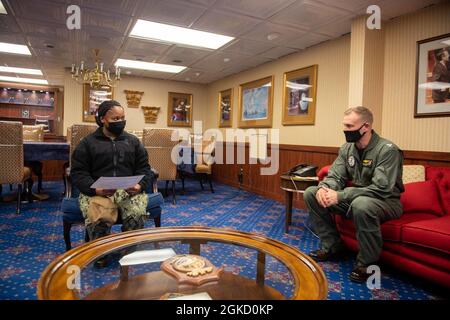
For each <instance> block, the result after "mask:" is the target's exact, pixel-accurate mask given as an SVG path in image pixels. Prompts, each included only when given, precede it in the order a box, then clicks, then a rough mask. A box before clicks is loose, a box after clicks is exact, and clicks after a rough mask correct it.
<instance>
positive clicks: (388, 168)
mask: <svg viewBox="0 0 450 320" xmlns="http://www.w3.org/2000/svg"><path fill="white" fill-rule="evenodd" d="M402 174H403V153H402V151H401V150H400V149H399V148H398V147H397V146H396V145H395V144H393V143H392V142H390V141H388V140H386V139H383V138H381V137H380V136H379V135H378V134H376V133H375V131H373V130H372V137H371V139H370V142H369V144H368V146H367V147H366V148H365V149H364V150H363V153H362V157H361V158H360V156H359V152H358V149H357V148H356V146H355V144H354V143H345V144H344V145H343V146H342V147H341V148H340V149H339V155H338V157H337V159H336V160H335V161H334V162H333V165H332V166H331V167H330V169H329V171H328V176H327V177H326V178H325V179H324V180H323V181H321V182H320V183H319V185H318V186H317V187H309V188H308V189H306V190H305V193H304V200H305V203H306V205H307V207H308V209H309V213H310V221H311V224H312V227H313V228H314V230H315V231H316V232H317V234H318V236H319V238H320V240H321V248H322V249H323V250H325V251H330V250H331V251H334V250H337V249H338V248H340V246H341V245H342V243H341V239H340V235H339V232H338V231H337V229H336V224H335V222H334V220H333V219H332V217H331V214H330V213H337V214H344V215H345V216H346V217H347V218H351V219H353V222H354V225H355V229H356V238H357V240H358V244H359V253H358V256H357V265H364V266H367V265H370V264H372V263H375V262H376V261H377V260H378V258H379V256H380V253H381V248H382V246H383V240H382V236H381V230H380V224H381V223H382V222H384V221H387V220H391V219H398V218H400V216H401V215H402V213H403V207H402V204H401V203H400V194H401V193H402V192H403V191H404V187H403V182H402ZM349 181H351V183H352V186H351V187H347V183H348V182H349ZM323 186H325V187H328V188H330V189H333V190H336V191H337V194H338V204H336V205H334V206H331V207H329V208H323V207H321V206H320V205H319V203H318V202H317V200H316V192H317V190H319V188H320V187H323Z"/></svg>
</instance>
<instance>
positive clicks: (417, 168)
mask: <svg viewBox="0 0 450 320" xmlns="http://www.w3.org/2000/svg"><path fill="white" fill-rule="evenodd" d="M402 180H403V183H405V184H406V183H413V182H419V181H425V167H424V166H422V165H416V164H407V165H404V166H403V176H402Z"/></svg>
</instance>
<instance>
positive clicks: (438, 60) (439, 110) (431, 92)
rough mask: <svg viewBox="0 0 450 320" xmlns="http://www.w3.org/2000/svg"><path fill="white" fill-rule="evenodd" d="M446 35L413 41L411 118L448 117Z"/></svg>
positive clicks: (449, 37) (449, 41) (449, 48)
mask: <svg viewBox="0 0 450 320" xmlns="http://www.w3.org/2000/svg"><path fill="white" fill-rule="evenodd" d="M449 57H450V33H448V34H446V35H441V36H438V37H434V38H429V39H425V40H421V41H418V42H417V65H416V99H415V110H414V117H415V118H418V117H442V116H450V58H449Z"/></svg>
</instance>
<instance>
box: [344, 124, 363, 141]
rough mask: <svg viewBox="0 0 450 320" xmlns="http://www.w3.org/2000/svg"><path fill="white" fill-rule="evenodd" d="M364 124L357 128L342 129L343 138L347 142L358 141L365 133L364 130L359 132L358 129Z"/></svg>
mask: <svg viewBox="0 0 450 320" xmlns="http://www.w3.org/2000/svg"><path fill="white" fill-rule="evenodd" d="M365 125H366V124H365V123H364V124H363V125H362V126H361V127H359V129H356V130H348V131H346V130H344V134H345V140H346V141H347V142H358V141H359V140H360V139H361V138H362V137H363V135H364V134H365V132H364V133H363V134H361V133H360V132H359V130H361V128H362V127H364V126H365Z"/></svg>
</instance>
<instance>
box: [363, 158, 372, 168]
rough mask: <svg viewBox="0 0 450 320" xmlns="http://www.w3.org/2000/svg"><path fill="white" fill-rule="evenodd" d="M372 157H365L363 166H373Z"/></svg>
mask: <svg viewBox="0 0 450 320" xmlns="http://www.w3.org/2000/svg"><path fill="white" fill-rule="evenodd" d="M372 162H373V160H372V159H364V160H363V167H371V166H372Z"/></svg>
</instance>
